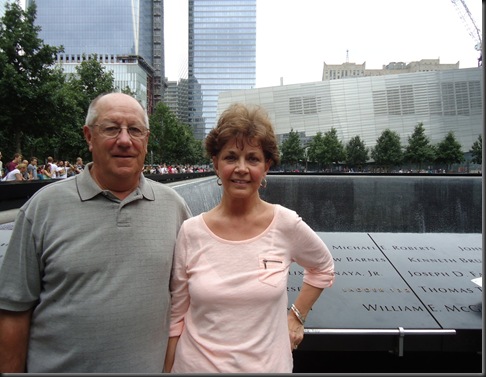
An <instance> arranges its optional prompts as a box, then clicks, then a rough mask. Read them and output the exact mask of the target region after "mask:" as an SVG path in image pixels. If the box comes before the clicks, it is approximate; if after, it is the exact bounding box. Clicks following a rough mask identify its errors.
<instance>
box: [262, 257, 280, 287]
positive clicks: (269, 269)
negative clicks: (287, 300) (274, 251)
mask: <svg viewBox="0 0 486 377" xmlns="http://www.w3.org/2000/svg"><path fill="white" fill-rule="evenodd" d="M258 267H259V274H258V280H260V281H261V282H262V283H265V284H268V285H271V286H272V287H276V286H277V285H278V283H279V282H280V281H281V280H282V279H283V278H284V277H285V264H284V260H283V259H282V258H279V257H276V256H274V255H259V256H258Z"/></svg>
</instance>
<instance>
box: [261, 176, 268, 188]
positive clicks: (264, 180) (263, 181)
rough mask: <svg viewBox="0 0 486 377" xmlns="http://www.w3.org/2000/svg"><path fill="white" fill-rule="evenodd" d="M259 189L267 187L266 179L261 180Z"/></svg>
mask: <svg viewBox="0 0 486 377" xmlns="http://www.w3.org/2000/svg"><path fill="white" fill-rule="evenodd" d="M260 187H263V188H266V187H267V179H266V178H263V179H262V183H260Z"/></svg>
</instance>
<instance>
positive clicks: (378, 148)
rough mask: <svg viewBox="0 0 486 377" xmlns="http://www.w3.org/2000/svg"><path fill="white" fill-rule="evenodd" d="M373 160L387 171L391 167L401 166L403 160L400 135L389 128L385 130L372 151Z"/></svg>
mask: <svg viewBox="0 0 486 377" xmlns="http://www.w3.org/2000/svg"><path fill="white" fill-rule="evenodd" d="M371 158H373V159H374V160H375V163H376V164H377V165H378V166H382V167H383V168H384V169H385V171H390V168H391V167H393V166H395V165H399V164H400V163H401V162H402V160H403V153H402V146H401V143H400V135H399V134H398V133H397V132H395V131H391V130H390V129H388V128H387V129H386V130H384V131H383V132H382V133H381V135H380V137H379V138H378V139H377V140H376V145H375V147H374V148H373V149H372V150H371Z"/></svg>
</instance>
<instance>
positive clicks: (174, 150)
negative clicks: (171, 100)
mask: <svg viewBox="0 0 486 377" xmlns="http://www.w3.org/2000/svg"><path fill="white" fill-rule="evenodd" d="M149 154H152V155H153V157H154V159H155V161H157V162H160V163H167V164H172V165H177V164H197V163H201V162H208V160H207V159H204V156H203V148H202V143H201V141H200V140H196V139H195V138H194V133H193V132H192V129H191V127H190V126H189V125H186V124H182V123H180V122H179V120H178V119H177V117H176V116H175V115H174V113H172V111H171V110H170V108H169V107H168V106H167V105H166V104H164V103H163V102H159V103H157V105H156V106H155V109H154V112H153V113H152V115H151V116H150V139H149Z"/></svg>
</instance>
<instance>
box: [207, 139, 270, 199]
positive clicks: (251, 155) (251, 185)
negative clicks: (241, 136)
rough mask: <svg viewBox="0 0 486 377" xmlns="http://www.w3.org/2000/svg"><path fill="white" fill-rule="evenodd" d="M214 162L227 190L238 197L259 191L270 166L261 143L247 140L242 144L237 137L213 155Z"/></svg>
mask: <svg viewBox="0 0 486 377" xmlns="http://www.w3.org/2000/svg"><path fill="white" fill-rule="evenodd" d="M241 147H243V149H242V148H241ZM213 164H214V167H215V170H216V173H217V174H218V176H219V178H220V179H221V181H222V183H223V187H224V190H225V192H226V193H228V194H230V195H231V196H234V197H238V198H243V197H247V196H249V195H251V194H254V193H255V192H257V191H258V189H259V188H260V185H261V183H262V180H263V179H264V178H265V176H266V175H267V172H268V169H269V168H270V162H269V161H265V155H264V153H263V150H262V148H261V146H260V145H250V144H248V143H247V142H245V143H244V144H243V145H240V143H237V142H236V139H233V140H230V141H229V142H228V143H226V145H225V146H224V147H223V149H221V152H220V153H219V155H218V156H214V157H213Z"/></svg>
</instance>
